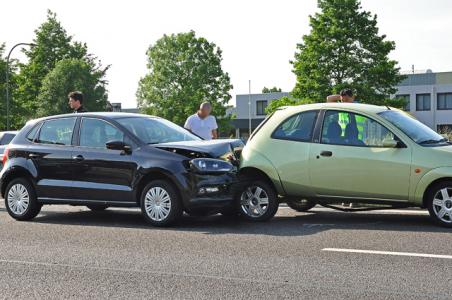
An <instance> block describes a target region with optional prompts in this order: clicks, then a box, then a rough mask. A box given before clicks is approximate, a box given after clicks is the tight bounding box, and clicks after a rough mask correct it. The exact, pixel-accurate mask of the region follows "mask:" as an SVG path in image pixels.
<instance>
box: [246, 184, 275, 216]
mask: <svg viewBox="0 0 452 300" xmlns="http://www.w3.org/2000/svg"><path fill="white" fill-rule="evenodd" d="M278 206H279V201H278V196H277V194H276V192H275V190H274V189H273V187H272V186H270V185H269V184H268V183H267V182H266V181H264V180H255V181H253V182H251V183H250V184H249V185H248V186H247V187H246V188H245V189H244V190H243V191H242V192H241V193H240V196H239V211H240V215H241V216H242V217H244V218H245V219H247V220H251V221H267V220H269V219H271V218H272V217H273V216H274V215H275V214H276V211H277V210H278Z"/></svg>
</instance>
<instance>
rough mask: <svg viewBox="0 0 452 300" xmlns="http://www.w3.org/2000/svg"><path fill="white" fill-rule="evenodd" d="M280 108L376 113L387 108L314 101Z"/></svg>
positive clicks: (292, 110) (291, 110) (293, 110)
mask: <svg viewBox="0 0 452 300" xmlns="http://www.w3.org/2000/svg"><path fill="white" fill-rule="evenodd" d="M281 109H284V111H287V112H289V111H290V112H294V113H295V112H301V111H305V110H312V109H347V110H354V111H360V112H364V113H370V114H377V113H379V112H382V111H385V110H388V107H387V106H377V105H370V104H361V103H337V102H336V103H314V104H302V105H297V106H285V107H283V108H281Z"/></svg>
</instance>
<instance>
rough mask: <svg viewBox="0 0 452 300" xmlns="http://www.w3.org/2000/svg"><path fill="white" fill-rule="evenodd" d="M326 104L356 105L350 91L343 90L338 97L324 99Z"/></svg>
mask: <svg viewBox="0 0 452 300" xmlns="http://www.w3.org/2000/svg"><path fill="white" fill-rule="evenodd" d="M326 102H344V103H353V102H355V103H356V102H357V101H356V100H355V96H354V95H353V91H352V89H343V90H342V91H341V92H340V94H338V95H329V96H328V97H326Z"/></svg>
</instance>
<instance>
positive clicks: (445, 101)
mask: <svg viewBox="0 0 452 300" xmlns="http://www.w3.org/2000/svg"><path fill="white" fill-rule="evenodd" d="M437 103H438V106H437V107H438V110H451V109H452V93H438V101H437Z"/></svg>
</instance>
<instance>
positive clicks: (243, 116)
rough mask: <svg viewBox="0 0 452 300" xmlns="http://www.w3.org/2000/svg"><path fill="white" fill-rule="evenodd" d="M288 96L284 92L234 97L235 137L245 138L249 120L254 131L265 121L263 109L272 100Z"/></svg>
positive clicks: (233, 123) (233, 122) (233, 121)
mask: <svg viewBox="0 0 452 300" xmlns="http://www.w3.org/2000/svg"><path fill="white" fill-rule="evenodd" d="M288 95H289V93H284V92H276V93H265V94H251V95H249V94H245V95H236V96H235V105H236V107H235V114H236V118H235V119H234V120H232V125H233V126H234V127H235V129H236V136H237V137H244V138H247V137H248V133H249V128H250V121H249V120H250V118H251V130H254V129H255V128H256V127H257V126H258V125H259V124H260V123H261V122H262V121H263V120H264V119H265V116H266V113H265V108H266V107H267V105H268V104H270V102H271V101H273V100H277V99H280V98H282V97H284V96H288Z"/></svg>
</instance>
